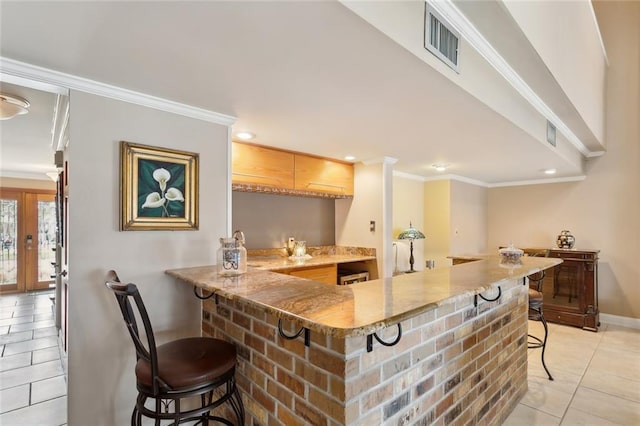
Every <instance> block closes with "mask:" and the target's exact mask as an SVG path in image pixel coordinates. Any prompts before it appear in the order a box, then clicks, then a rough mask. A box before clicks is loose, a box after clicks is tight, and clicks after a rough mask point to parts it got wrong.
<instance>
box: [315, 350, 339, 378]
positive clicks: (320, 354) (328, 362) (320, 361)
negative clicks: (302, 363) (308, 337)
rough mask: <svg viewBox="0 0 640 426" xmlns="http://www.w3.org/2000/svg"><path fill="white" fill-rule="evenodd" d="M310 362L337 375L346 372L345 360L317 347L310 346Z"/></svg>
mask: <svg viewBox="0 0 640 426" xmlns="http://www.w3.org/2000/svg"><path fill="white" fill-rule="evenodd" d="M309 362H310V363H311V364H313V365H315V366H316V367H318V368H320V369H322V370H325V371H328V372H329V373H333V374H335V375H337V376H343V375H344V374H345V360H344V358H342V357H339V356H337V355H335V354H332V353H329V352H326V351H323V350H320V349H317V348H310V350H309Z"/></svg>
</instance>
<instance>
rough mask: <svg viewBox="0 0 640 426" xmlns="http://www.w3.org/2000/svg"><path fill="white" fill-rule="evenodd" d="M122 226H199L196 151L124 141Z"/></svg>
mask: <svg viewBox="0 0 640 426" xmlns="http://www.w3.org/2000/svg"><path fill="white" fill-rule="evenodd" d="M120 157H121V159H120V161H121V164H120V167H121V185H122V188H121V192H122V194H121V200H122V215H121V217H122V220H121V229H122V230H135V229H141V230H163V229H197V226H198V222H197V218H198V214H197V207H198V203H197V202H198V194H197V188H198V182H197V177H198V160H199V156H198V154H195V153H190V152H185V151H176V150H169V149H166V148H157V147H151V146H147V145H139V144H132V143H129V142H121V148H120Z"/></svg>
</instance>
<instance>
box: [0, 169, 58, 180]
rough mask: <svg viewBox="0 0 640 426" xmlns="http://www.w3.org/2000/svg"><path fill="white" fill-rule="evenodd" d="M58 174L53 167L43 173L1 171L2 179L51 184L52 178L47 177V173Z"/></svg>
mask: <svg viewBox="0 0 640 426" xmlns="http://www.w3.org/2000/svg"><path fill="white" fill-rule="evenodd" d="M51 172H53V173H56V168H55V167H52V168H51V169H50V170H48V171H42V172H21V171H16V170H3V171H0V178H12V179H29V180H46V181H49V182H51V178H49V176H47V173H51Z"/></svg>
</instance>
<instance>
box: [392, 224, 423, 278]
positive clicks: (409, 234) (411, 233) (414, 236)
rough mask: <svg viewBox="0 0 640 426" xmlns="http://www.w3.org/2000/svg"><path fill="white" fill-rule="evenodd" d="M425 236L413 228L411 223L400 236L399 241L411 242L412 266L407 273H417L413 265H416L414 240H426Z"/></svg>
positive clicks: (410, 258) (410, 261)
mask: <svg viewBox="0 0 640 426" xmlns="http://www.w3.org/2000/svg"><path fill="white" fill-rule="evenodd" d="M424 238H425V236H424V234H423V233H422V232H420V231H418V230H417V229H416V228H414V227H413V225H412V224H411V222H409V228H407V229H405V230H404V231H402V232H401V233H400V235H398V239H399V240H409V241H410V253H411V255H410V256H409V265H411V269H409V270H408V271H407V272H416V271H415V270H414V269H413V263H414V259H413V240H424Z"/></svg>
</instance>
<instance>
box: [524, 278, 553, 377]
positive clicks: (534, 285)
mask: <svg viewBox="0 0 640 426" xmlns="http://www.w3.org/2000/svg"><path fill="white" fill-rule="evenodd" d="M544 277H545V271H540V272H537V273H535V274H532V275H529V277H528V278H529V319H530V320H534V321H541V322H542V327H543V328H544V337H543V338H540V337H538V336H533V335H531V334H529V335H528V337H529V340H528V347H529V349H536V348H542V355H541V359H542V366H543V367H544V371H546V372H547V376H549V380H553V377H552V376H551V373H550V372H549V369H548V368H547V364H546V363H545V362H544V351H545V349H546V347H547V336H548V334H549V327H548V326H547V320H546V319H545V318H544V314H543V313H542V304H543V303H542V302H543V298H544V297H543V295H542V282H543V281H544Z"/></svg>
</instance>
